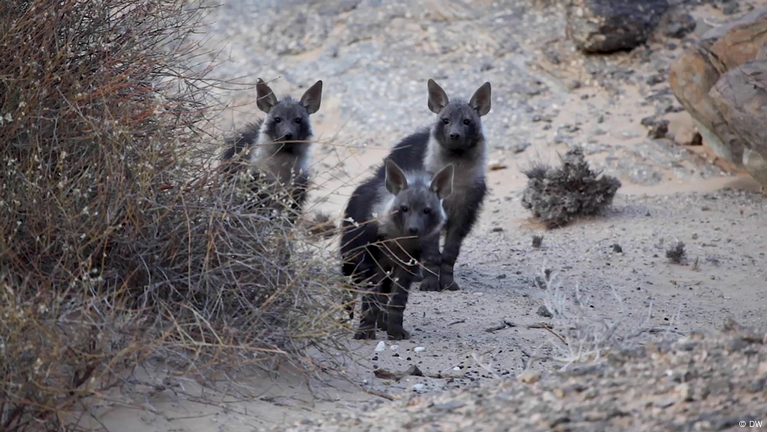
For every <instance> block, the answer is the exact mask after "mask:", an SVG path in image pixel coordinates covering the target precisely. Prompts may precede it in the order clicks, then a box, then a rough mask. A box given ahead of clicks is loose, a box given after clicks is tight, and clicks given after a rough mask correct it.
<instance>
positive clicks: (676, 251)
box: [666, 241, 687, 264]
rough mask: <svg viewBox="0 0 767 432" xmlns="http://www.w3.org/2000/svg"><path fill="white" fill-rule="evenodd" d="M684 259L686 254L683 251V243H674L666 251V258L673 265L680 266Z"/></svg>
mask: <svg viewBox="0 0 767 432" xmlns="http://www.w3.org/2000/svg"><path fill="white" fill-rule="evenodd" d="M686 257H687V252H685V250H684V242H681V241H676V242H674V243H673V244H672V245H671V247H670V248H668V249H667V250H666V258H668V259H669V261H671V262H672V263H674V264H681V263H682V261H684V259H685V258H686Z"/></svg>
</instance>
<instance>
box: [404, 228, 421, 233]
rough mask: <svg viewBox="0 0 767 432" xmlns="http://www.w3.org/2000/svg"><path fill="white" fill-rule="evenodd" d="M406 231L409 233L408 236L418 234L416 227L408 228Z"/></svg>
mask: <svg viewBox="0 0 767 432" xmlns="http://www.w3.org/2000/svg"><path fill="white" fill-rule="evenodd" d="M407 230H408V231H410V234H418V227H410V228H408V229H407Z"/></svg>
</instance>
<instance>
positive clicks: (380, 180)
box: [341, 160, 453, 340]
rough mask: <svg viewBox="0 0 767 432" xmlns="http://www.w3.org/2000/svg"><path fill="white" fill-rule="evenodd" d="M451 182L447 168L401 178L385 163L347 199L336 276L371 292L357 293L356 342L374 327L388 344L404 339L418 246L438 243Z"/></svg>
mask: <svg viewBox="0 0 767 432" xmlns="http://www.w3.org/2000/svg"><path fill="white" fill-rule="evenodd" d="M452 180H453V167H452V165H451V166H446V167H445V168H444V169H443V170H441V171H440V172H439V173H437V174H436V175H434V176H433V177H432V176H431V175H429V174H427V173H425V172H423V170H417V171H413V172H411V173H409V174H407V175H406V174H405V173H404V172H403V171H402V170H400V168H399V167H398V166H397V164H396V163H394V161H391V160H387V161H386V162H385V163H384V165H383V166H382V167H381V169H379V170H378V171H377V172H376V174H375V175H374V176H373V177H371V178H370V179H368V180H367V181H366V182H365V183H363V184H361V185H360V186H358V187H357V189H356V190H355V191H354V193H353V194H352V196H351V198H350V199H349V203H348V204H347V206H346V210H345V219H344V222H343V224H342V230H343V234H342V237H341V256H342V258H343V269H342V271H343V273H344V275H346V276H349V277H351V278H352V280H353V281H354V284H355V285H356V286H357V287H359V288H361V289H362V287H364V286H365V285H368V286H369V287H370V288H372V290H371V292H369V293H365V294H363V300H362V317H361V319H360V325H359V329H358V331H357V332H356V334H355V338H356V339H375V333H376V327H377V328H378V329H380V330H385V331H386V333H387V335H388V337H389V339H393V340H398V339H407V338H409V337H410V335H409V333H408V332H407V331H406V330H405V329H404V328H403V313H404V310H405V306H406V304H407V299H408V294H409V291H410V286H411V284H412V282H413V278H414V277H415V273H416V272H417V270H416V269H417V262H418V260H420V258H421V253H422V250H423V243H424V242H431V241H433V240H432V239H433V238H436V239H437V240H438V239H439V234H440V230H441V228H442V226H443V224H444V222H445V214H444V212H443V211H442V208H441V205H440V203H441V200H443V199H445V198H447V197H449V196H450V194H451V193H452ZM389 296H390V297H391V298H390V300H389V301H387V300H386V297H389ZM381 305H386V312H384V311H382V310H381Z"/></svg>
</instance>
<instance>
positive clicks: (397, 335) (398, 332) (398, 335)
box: [386, 327, 410, 340]
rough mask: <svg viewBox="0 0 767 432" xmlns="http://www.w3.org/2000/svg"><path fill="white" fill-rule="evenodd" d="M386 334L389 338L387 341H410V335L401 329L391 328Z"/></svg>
mask: <svg viewBox="0 0 767 432" xmlns="http://www.w3.org/2000/svg"><path fill="white" fill-rule="evenodd" d="M386 334H387V335H388V336H389V340H403V339H410V333H409V332H408V331H407V330H405V329H404V328H402V327H399V328H392V329H391V330H388V331H387V332H386Z"/></svg>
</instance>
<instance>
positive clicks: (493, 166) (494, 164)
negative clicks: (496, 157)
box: [487, 161, 506, 171]
mask: <svg viewBox="0 0 767 432" xmlns="http://www.w3.org/2000/svg"><path fill="white" fill-rule="evenodd" d="M487 167H488V168H489V169H490V171H498V170H502V169H506V164H504V163H503V162H501V161H491V162H490V163H489V164H488V165H487Z"/></svg>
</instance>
